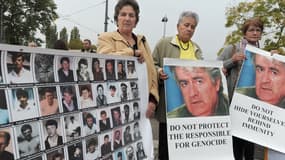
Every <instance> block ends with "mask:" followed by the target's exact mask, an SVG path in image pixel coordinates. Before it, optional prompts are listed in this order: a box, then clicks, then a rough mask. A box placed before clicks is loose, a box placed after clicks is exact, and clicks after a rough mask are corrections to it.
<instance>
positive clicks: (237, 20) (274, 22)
mask: <svg viewBox="0 0 285 160" xmlns="http://www.w3.org/2000/svg"><path fill="white" fill-rule="evenodd" d="M226 15H227V22H226V27H233V26H236V27H237V30H234V31H233V32H232V33H231V34H230V35H228V36H227V37H226V42H225V44H234V43H236V42H237V41H239V40H240V39H241V38H242V32H241V30H240V28H241V26H242V24H243V23H244V21H245V20H246V19H248V18H250V17H259V18H260V19H261V20H262V21H263V22H264V27H265V30H264V35H263V37H265V41H264V49H265V50H268V51H269V50H272V49H278V50H279V51H281V53H283V54H284V47H285V31H284V28H285V1H284V0H255V1H252V2H241V3H239V4H238V5H237V6H234V7H230V8H227V11H226Z"/></svg>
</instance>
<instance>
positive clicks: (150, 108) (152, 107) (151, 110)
mask: <svg viewBox="0 0 285 160" xmlns="http://www.w3.org/2000/svg"><path fill="white" fill-rule="evenodd" d="M155 108H156V106H155V104H154V103H153V102H148V106H147V110H146V117H147V118H151V117H153V116H154V113H155Z"/></svg>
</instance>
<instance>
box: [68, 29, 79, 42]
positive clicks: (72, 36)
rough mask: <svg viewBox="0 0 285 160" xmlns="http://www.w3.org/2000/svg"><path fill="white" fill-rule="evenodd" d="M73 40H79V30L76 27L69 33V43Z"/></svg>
mask: <svg viewBox="0 0 285 160" xmlns="http://www.w3.org/2000/svg"><path fill="white" fill-rule="evenodd" d="M73 39H79V40H80V34H79V29H78V28H77V27H73V29H72V30H71V33H70V41H71V40H73Z"/></svg>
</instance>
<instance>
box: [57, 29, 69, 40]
mask: <svg viewBox="0 0 285 160" xmlns="http://www.w3.org/2000/svg"><path fill="white" fill-rule="evenodd" d="M59 39H61V40H63V41H64V42H65V44H68V43H67V42H68V34H67V30H66V28H65V27H64V28H62V30H61V31H60V32H59Z"/></svg>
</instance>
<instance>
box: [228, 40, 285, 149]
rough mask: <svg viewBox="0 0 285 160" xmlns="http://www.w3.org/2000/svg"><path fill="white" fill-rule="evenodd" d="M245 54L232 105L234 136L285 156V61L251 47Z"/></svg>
mask: <svg viewBox="0 0 285 160" xmlns="http://www.w3.org/2000/svg"><path fill="white" fill-rule="evenodd" d="M245 53H246V54H248V55H249V56H248V57H250V58H247V59H246V60H245V62H244V64H243V66H242V68H241V72H240V76H239V79H238V82H237V86H236V89H235V92H234V95H233V99H232V103H231V106H230V114H231V121H232V134H233V135H235V136H237V137H240V138H242V139H246V140H248V141H251V142H254V143H257V144H259V145H262V146H266V147H268V148H271V149H273V150H276V151H279V152H283V153H285V139H284V133H285V118H284V116H283V115H284V114H285V110H284V107H285V101H284V97H285V90H284V84H285V67H284V65H285V58H284V56H281V55H278V54H271V53H270V52H267V51H264V50H261V49H258V48H256V47H253V46H249V45H248V46H247V47H246V48H245ZM245 70H247V71H249V70H252V72H245ZM241 82H242V83H241Z"/></svg>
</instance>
